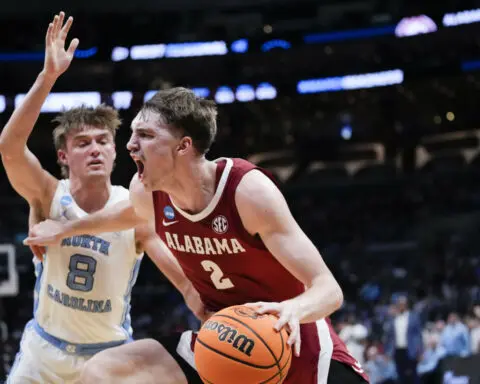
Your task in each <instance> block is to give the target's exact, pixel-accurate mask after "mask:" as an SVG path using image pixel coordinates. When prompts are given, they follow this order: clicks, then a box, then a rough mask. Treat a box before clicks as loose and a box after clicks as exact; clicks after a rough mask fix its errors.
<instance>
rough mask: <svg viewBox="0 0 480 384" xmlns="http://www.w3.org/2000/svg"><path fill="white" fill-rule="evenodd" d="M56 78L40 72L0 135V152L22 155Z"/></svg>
mask: <svg viewBox="0 0 480 384" xmlns="http://www.w3.org/2000/svg"><path fill="white" fill-rule="evenodd" d="M55 81H56V78H55V77H52V76H47V75H45V74H44V73H43V72H41V73H40V74H39V75H38V77H37V79H36V81H35V83H34V84H33V86H32V88H30V90H29V91H28V93H27V95H26V96H25V99H24V100H23V102H22V103H21V105H20V106H19V107H18V108H17V109H15V111H14V112H13V114H12V116H11V117H10V120H9V121H8V123H7V125H6V126H5V127H4V128H3V130H2V133H1V135H0V152H1V153H2V154H4V155H15V154H18V153H22V152H21V151H23V149H24V147H25V146H26V144H27V141H28V138H29V136H30V134H31V133H32V130H33V127H34V125H35V123H36V121H37V119H38V116H39V115H40V109H41V107H42V105H43V103H44V102H45V99H46V98H47V96H48V94H49V93H50V91H51V90H52V87H53V85H54V84H55Z"/></svg>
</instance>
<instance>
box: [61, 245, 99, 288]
mask: <svg viewBox="0 0 480 384" xmlns="http://www.w3.org/2000/svg"><path fill="white" fill-rule="evenodd" d="M68 269H69V271H70V272H69V273H68V275H67V287H68V288H70V289H73V290H74V291H82V292H90V291H91V290H92V288H93V282H94V281H95V279H94V278H93V275H94V273H95V270H96V269H97V260H95V259H94V258H93V257H90V256H85V255H79V254H78V253H77V254H75V255H72V257H70V265H69V266H68Z"/></svg>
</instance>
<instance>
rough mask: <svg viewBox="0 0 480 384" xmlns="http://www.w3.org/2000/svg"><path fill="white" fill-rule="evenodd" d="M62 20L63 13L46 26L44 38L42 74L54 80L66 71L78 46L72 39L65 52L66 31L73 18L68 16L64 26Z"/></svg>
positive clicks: (77, 41) (76, 40)
mask: <svg viewBox="0 0 480 384" xmlns="http://www.w3.org/2000/svg"><path fill="white" fill-rule="evenodd" d="M64 19H65V13H64V12H60V14H58V15H55V17H54V18H53V21H52V22H51V23H50V24H49V25H48V30H47V34H46V36H45V63H44V67H43V72H44V73H45V75H47V76H51V77H54V78H57V77H59V76H60V75H61V74H62V73H63V72H65V71H66V70H67V69H68V67H69V66H70V63H71V62H72V59H73V56H74V54H75V50H76V49H77V47H78V44H79V40H78V39H73V40H72V41H71V42H70V45H69V47H68V49H67V50H65V41H66V39H67V35H68V31H69V30H70V27H71V26H72V23H73V17H71V16H70V17H69V18H68V20H67V21H66V22H65V24H64V23H63V21H64Z"/></svg>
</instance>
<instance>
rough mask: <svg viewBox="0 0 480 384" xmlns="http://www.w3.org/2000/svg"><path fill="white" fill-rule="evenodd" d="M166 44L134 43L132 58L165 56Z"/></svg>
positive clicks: (141, 58) (145, 58)
mask: <svg viewBox="0 0 480 384" xmlns="http://www.w3.org/2000/svg"><path fill="white" fill-rule="evenodd" d="M166 47H167V46H166V45H165V44H150V45H134V46H133V47H131V48H130V57H131V59H132V60H151V59H161V58H162V57H164V56H165V50H166Z"/></svg>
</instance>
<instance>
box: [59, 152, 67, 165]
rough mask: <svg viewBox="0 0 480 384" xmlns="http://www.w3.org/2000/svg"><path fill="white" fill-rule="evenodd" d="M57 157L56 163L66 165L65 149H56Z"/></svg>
mask: <svg viewBox="0 0 480 384" xmlns="http://www.w3.org/2000/svg"><path fill="white" fill-rule="evenodd" d="M57 157H58V163H59V164H60V165H65V166H68V156H67V152H66V151H65V150H63V149H59V150H58V151H57Z"/></svg>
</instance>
